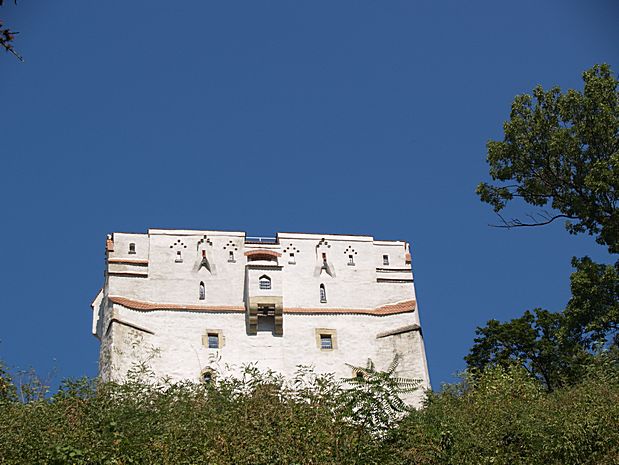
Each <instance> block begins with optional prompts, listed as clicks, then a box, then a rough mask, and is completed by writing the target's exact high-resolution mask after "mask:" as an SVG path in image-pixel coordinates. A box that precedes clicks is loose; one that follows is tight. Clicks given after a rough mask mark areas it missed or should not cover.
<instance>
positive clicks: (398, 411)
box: [342, 355, 421, 434]
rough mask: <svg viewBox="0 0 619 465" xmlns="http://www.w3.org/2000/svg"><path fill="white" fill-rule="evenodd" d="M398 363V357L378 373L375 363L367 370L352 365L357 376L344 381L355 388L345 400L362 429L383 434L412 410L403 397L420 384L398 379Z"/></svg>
mask: <svg viewBox="0 0 619 465" xmlns="http://www.w3.org/2000/svg"><path fill="white" fill-rule="evenodd" d="M399 361H400V357H399V356H398V355H396V356H395V357H394V359H393V361H392V362H391V364H390V365H389V367H388V368H387V370H386V371H379V370H377V369H376V367H375V365H374V362H372V360H368V362H367V365H366V366H365V367H357V366H353V365H349V366H350V367H351V368H352V369H353V372H354V373H355V374H356V376H354V377H352V378H348V379H345V380H344V381H345V382H346V383H347V384H348V385H350V386H351V387H352V389H348V390H345V391H343V396H342V397H343V399H344V408H345V411H346V416H347V417H348V418H350V420H351V421H352V423H353V424H355V425H357V426H358V427H359V428H362V429H364V430H367V429H369V430H370V431H373V432H376V433H379V434H380V433H382V432H384V431H387V430H388V429H390V428H393V426H394V425H395V424H397V422H398V420H399V419H400V418H401V417H402V414H403V413H405V412H407V411H409V407H408V406H407V404H406V403H405V402H404V401H403V400H402V397H401V396H402V395H403V394H408V393H411V392H414V391H416V390H418V389H419V386H420V383H421V381H420V380H417V379H409V378H400V377H397V376H395V372H396V369H397V367H398V364H399Z"/></svg>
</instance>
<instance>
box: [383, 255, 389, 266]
mask: <svg viewBox="0 0 619 465" xmlns="http://www.w3.org/2000/svg"><path fill="white" fill-rule="evenodd" d="M383 265H389V255H383Z"/></svg>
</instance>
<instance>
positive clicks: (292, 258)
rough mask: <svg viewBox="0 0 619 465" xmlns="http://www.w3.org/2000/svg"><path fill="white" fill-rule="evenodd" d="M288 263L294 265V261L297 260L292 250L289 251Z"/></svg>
mask: <svg viewBox="0 0 619 465" xmlns="http://www.w3.org/2000/svg"><path fill="white" fill-rule="evenodd" d="M288 263H290V264H291V265H294V264H295V263H297V260H296V258H295V256H294V252H290V258H289V259H288Z"/></svg>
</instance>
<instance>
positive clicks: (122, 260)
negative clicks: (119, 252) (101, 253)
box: [107, 258, 148, 265]
mask: <svg viewBox="0 0 619 465" xmlns="http://www.w3.org/2000/svg"><path fill="white" fill-rule="evenodd" d="M107 262H108V263H126V264H128V265H148V260H138V259H135V258H133V259H132V258H108V260H107Z"/></svg>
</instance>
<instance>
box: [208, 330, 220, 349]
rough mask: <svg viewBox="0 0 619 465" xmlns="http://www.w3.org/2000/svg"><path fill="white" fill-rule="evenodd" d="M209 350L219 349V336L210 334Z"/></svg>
mask: <svg viewBox="0 0 619 465" xmlns="http://www.w3.org/2000/svg"><path fill="white" fill-rule="evenodd" d="M208 348H209V349H219V334H217V333H208Z"/></svg>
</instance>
